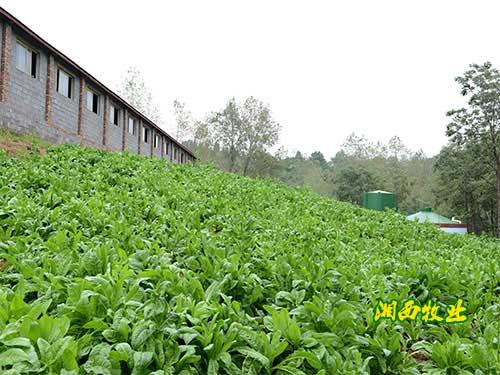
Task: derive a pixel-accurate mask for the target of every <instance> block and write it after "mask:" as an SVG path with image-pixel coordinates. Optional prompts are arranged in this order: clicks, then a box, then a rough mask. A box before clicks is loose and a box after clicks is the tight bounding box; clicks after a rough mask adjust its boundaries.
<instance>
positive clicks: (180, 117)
mask: <svg viewBox="0 0 500 375" xmlns="http://www.w3.org/2000/svg"><path fill="white" fill-rule="evenodd" d="M173 106H174V116H175V123H176V135H175V136H176V138H177V140H179V141H181V142H185V141H187V140H194V132H195V126H194V120H193V116H192V114H191V112H190V111H188V110H187V109H186V103H183V102H180V101H179V100H177V99H175V100H174V104H173Z"/></svg>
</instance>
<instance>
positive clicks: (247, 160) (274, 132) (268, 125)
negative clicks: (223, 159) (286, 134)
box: [240, 96, 281, 176]
mask: <svg viewBox="0 0 500 375" xmlns="http://www.w3.org/2000/svg"><path fill="white" fill-rule="evenodd" d="M240 112H241V123H242V125H243V133H244V138H243V139H244V142H243V150H242V151H243V152H242V156H243V175H244V176H246V175H247V174H248V171H249V168H250V165H251V163H252V162H254V161H255V159H256V156H257V155H258V154H259V153H262V152H265V151H266V150H267V149H268V148H269V147H272V146H274V145H275V144H276V142H278V138H279V132H280V129H281V127H280V125H279V124H278V123H277V122H276V121H274V119H273V118H272V116H271V110H270V108H269V106H268V105H267V104H265V103H263V102H262V101H260V100H258V99H256V98H254V97H252V96H251V97H249V98H247V99H246V100H245V102H244V103H243V105H242V106H241V110H240Z"/></svg>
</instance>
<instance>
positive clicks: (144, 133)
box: [142, 126, 149, 143]
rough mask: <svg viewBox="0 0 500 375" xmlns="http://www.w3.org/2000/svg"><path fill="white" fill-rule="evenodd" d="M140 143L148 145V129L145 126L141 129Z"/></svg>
mask: <svg viewBox="0 0 500 375" xmlns="http://www.w3.org/2000/svg"><path fill="white" fill-rule="evenodd" d="M142 141H143V142H144V143H149V129H148V128H146V127H145V126H143V127H142Z"/></svg>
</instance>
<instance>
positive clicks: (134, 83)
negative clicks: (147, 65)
mask: <svg viewBox="0 0 500 375" xmlns="http://www.w3.org/2000/svg"><path fill="white" fill-rule="evenodd" d="M118 94H120V96H121V97H123V99H125V100H126V101H127V102H128V103H129V104H131V105H132V107H134V108H135V109H137V110H138V111H139V112H141V113H143V114H144V115H145V116H146V117H148V118H149V119H150V120H152V121H153V122H155V123H156V124H158V125H160V124H162V118H161V114H160V110H159V109H158V107H157V106H156V105H155V103H154V101H153V95H152V94H151V91H150V90H149V88H148V87H147V86H146V83H145V81H144V78H143V77H142V74H141V72H140V70H139V69H138V68H136V67H130V68H128V70H127V72H126V74H125V76H124V77H123V78H122V82H121V85H120V87H119V88H118Z"/></svg>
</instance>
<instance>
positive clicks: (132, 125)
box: [128, 117, 136, 135]
mask: <svg viewBox="0 0 500 375" xmlns="http://www.w3.org/2000/svg"><path fill="white" fill-rule="evenodd" d="M135 126H136V120H135V119H133V118H131V117H129V119H128V132H129V133H130V134H132V135H135Z"/></svg>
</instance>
